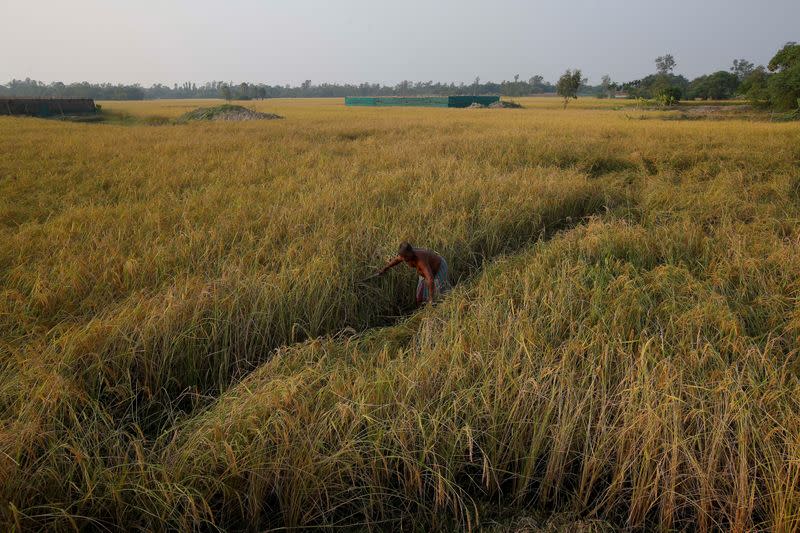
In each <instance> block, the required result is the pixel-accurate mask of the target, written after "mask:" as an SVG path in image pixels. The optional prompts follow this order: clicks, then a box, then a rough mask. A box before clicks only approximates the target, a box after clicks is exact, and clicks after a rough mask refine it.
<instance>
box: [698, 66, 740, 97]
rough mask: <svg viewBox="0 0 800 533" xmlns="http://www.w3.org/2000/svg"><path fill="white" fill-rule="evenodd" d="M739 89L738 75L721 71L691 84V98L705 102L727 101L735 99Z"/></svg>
mask: <svg viewBox="0 0 800 533" xmlns="http://www.w3.org/2000/svg"><path fill="white" fill-rule="evenodd" d="M738 88H739V78H738V77H737V76H736V74H733V73H731V72H726V71H724V70H720V71H718V72H714V73H713V74H708V75H705V76H700V77H698V78H695V79H694V80H692V83H690V84H689V89H688V95H689V98H702V99H703V100H727V99H729V98H733V95H735V94H736V91H737V89H738Z"/></svg>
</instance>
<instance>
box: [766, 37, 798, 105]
mask: <svg viewBox="0 0 800 533" xmlns="http://www.w3.org/2000/svg"><path fill="white" fill-rule="evenodd" d="M767 68H768V69H769V71H770V72H773V74H772V75H771V76H770V77H769V81H768V82H767V87H768V89H769V100H770V103H771V104H772V106H773V107H775V108H776V109H783V110H787V109H797V108H798V107H800V44H797V43H795V42H790V43H786V45H785V46H784V47H783V48H781V49H780V50H778V53H777V54H775V57H773V58H772V59H771V60H770V62H769V65H767Z"/></svg>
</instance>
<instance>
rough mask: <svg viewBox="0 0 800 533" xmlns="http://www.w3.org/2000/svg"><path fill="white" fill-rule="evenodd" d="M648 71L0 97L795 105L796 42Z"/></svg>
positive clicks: (21, 84)
mask: <svg viewBox="0 0 800 533" xmlns="http://www.w3.org/2000/svg"><path fill="white" fill-rule="evenodd" d="M655 65H656V71H655V72H654V73H653V74H650V75H648V76H645V77H643V78H641V79H637V80H631V81H627V82H614V81H612V80H611V78H610V77H609V76H608V75H605V76H603V78H602V80H601V82H600V84H599V85H595V86H592V85H589V84H588V83H587V80H586V79H585V78H583V77H582V75H581V71H580V69H570V70H567V71H566V72H565V73H564V75H562V76H561V78H560V79H559V80H558V81H557V82H556V83H555V84H553V83H550V82H547V81H545V80H544V77H543V76H540V75H535V76H531V77H530V78H528V79H527V80H525V79H520V75H519V74H517V75H515V76H514V77H513V80H504V81H502V82H500V83H496V82H492V81H488V82H483V83H482V82H481V79H480V77H476V78H475V80H474V81H473V82H472V83H469V84H467V83H463V82H462V83H459V84H456V83H443V82H434V81H433V80H430V81H425V82H421V81H417V82H412V81H409V80H404V81H402V82H400V83H398V84H396V85H385V84H379V83H361V84H349V83H345V84H337V83H321V84H316V85H315V84H314V83H312V82H311V80H305V81H304V82H303V83H301V84H300V85H298V86H290V85H267V84H262V83H247V82H241V83H232V82H224V81H211V82H207V83H204V84H202V85H198V84H195V83H191V82H187V83H183V84H181V85H178V84H177V83H176V84H173V85H172V87H170V86H168V85H162V84H160V83H157V84H154V85H151V86H150V87H143V86H142V85H139V84H132V85H124V84H111V83H88V82H81V83H70V84H65V83H62V82H53V83H43V82H41V81H36V80H31V79H29V78H26V79H25V80H16V79H15V80H11V81H10V82H8V83H6V84H5V85H0V97H2V96H16V97H38V98H45V97H61V98H95V99H98V100H145V99H159V98H224V99H226V100H251V99H263V98H303V97H343V96H423V95H425V96H444V95H469V94H499V95H503V96H509V97H515V96H530V95H536V94H556V93H557V94H559V95H560V96H562V97H563V98H564V105H565V107H566V105H567V103H568V102H569V100H570V99H572V98H576V97H577V96H579V95H584V96H585V95H594V96H598V97H601V98H613V97H628V98H643V99H648V100H653V101H655V102H657V103H660V104H662V105H672V104H674V103H677V102H679V101H680V100H685V99H690V100H694V99H710V100H725V99H730V98H737V97H739V98H746V99H748V100H750V101H751V102H753V103H755V104H758V105H764V106H771V107H773V108H776V109H797V108H798V107H800V45H798V44H797V43H795V42H790V43H787V44H786V45H785V46H784V47H783V48H781V49H780V50H779V51H778V52H777V53H776V54H775V56H774V57H773V58H772V60H771V61H770V62H769V63H768V64H767V65H766V66H764V65H759V66H756V65H754V64H753V63H752V62H750V61H748V60H746V59H734V60H733V64H732V66H731V67H730V68H729V69H728V70H719V71H716V72H712V73H709V74H705V75H702V76H699V77H697V78H695V79H693V80H689V79H687V78H686V77H684V76H683V75H680V74H676V73H675V68H676V67H677V62H676V60H675V58H674V57H673V56H672V55H671V54H665V55H663V56H659V57H658V58H656V60H655Z"/></svg>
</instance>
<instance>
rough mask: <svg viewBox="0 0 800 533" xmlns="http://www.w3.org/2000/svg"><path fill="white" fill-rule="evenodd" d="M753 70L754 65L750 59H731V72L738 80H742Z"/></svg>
mask: <svg viewBox="0 0 800 533" xmlns="http://www.w3.org/2000/svg"><path fill="white" fill-rule="evenodd" d="M753 70H755V65H753V64H752V63H751V62H750V61H748V60H746V59H734V60H733V65H732V66H731V72H733V74H734V75H735V76H736V77H737V78H739V81H744V79H745V78H746V77H747V76H749V75H750V74H751V73H752V72H753Z"/></svg>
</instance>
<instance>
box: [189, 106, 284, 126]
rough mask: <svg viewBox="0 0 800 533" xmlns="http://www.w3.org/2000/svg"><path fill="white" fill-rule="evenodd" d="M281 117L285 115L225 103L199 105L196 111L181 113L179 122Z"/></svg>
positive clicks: (272, 118)
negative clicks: (211, 105) (206, 105)
mask: <svg viewBox="0 0 800 533" xmlns="http://www.w3.org/2000/svg"><path fill="white" fill-rule="evenodd" d="M279 118H283V117H282V116H280V115H275V114H273V113H261V112H258V111H254V110H252V109H247V108H246V107H242V106H240V105H231V104H223V105H218V106H215V107H198V108H197V109H195V110H194V111H189V112H188V113H184V114H183V115H181V116H180V118H179V119H178V122H191V121H195V120H230V121H241V120H274V119H279Z"/></svg>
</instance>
